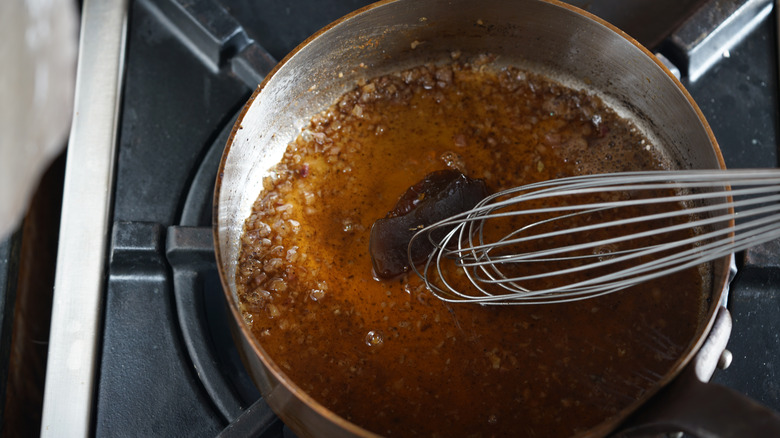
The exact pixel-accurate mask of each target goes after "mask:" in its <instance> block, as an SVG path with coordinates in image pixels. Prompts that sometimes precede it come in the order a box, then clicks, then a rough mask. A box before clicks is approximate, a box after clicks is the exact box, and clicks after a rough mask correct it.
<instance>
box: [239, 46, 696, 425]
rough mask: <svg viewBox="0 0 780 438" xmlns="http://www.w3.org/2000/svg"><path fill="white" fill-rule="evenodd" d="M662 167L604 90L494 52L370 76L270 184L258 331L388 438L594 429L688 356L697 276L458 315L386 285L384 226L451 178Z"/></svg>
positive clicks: (498, 186) (253, 257)
mask: <svg viewBox="0 0 780 438" xmlns="http://www.w3.org/2000/svg"><path fill="white" fill-rule="evenodd" d="M665 167H666V166H665V165H664V164H663V160H661V159H660V155H659V154H658V153H657V152H656V151H655V149H654V148H653V147H651V146H650V144H649V142H648V141H647V139H646V138H644V137H643V136H642V135H641V134H640V133H639V132H638V131H637V129H636V128H635V127H634V126H632V125H631V124H630V123H629V122H627V121H626V120H623V119H621V118H619V117H618V116H617V115H616V114H615V113H614V111H612V110H610V109H609V108H608V107H607V106H605V105H604V104H603V103H602V102H601V101H600V100H599V99H598V98H597V97H595V96H593V95H590V94H587V93H584V92H581V91H576V90H572V89H569V88H565V87H563V86H561V85H559V84H557V83H555V82H552V81H550V80H548V79H546V78H544V77H541V76H537V75H534V74H531V73H528V72H524V71H521V70H518V69H515V68H503V69H494V68H492V67H491V65H490V63H486V62H485V60H484V59H483V60H480V61H478V62H476V63H471V64H469V63H453V64H451V65H443V66H421V67H418V68H415V69H411V70H407V71H402V72H398V73H395V74H392V75H388V76H383V77H379V78H375V79H372V80H370V81H366V82H364V83H361V84H359V85H358V87H356V88H355V89H354V90H352V91H350V92H348V93H346V94H345V95H344V96H342V97H341V98H340V99H339V100H338V101H337V102H336V103H335V104H334V105H333V106H332V107H331V108H329V109H328V110H327V111H324V112H323V113H321V114H318V115H317V116H315V117H314V118H313V119H312V120H311V122H310V124H309V125H308V126H306V127H305V129H304V131H303V132H302V134H301V135H300V136H299V137H298V138H297V139H295V140H294V141H293V142H291V143H290V145H289V147H288V149H287V151H286V153H285V155H284V158H283V159H282V161H281V162H280V163H279V164H278V165H277V166H276V167H275V169H274V170H273V172H272V174H271V176H270V177H268V178H267V179H266V181H265V182H264V183H265V190H264V191H263V193H262V194H261V196H260V197H259V198H258V200H257V202H256V203H255V205H254V208H253V211H252V214H251V216H250V217H249V218H248V219H247V220H246V223H245V232H244V235H243V237H242V249H241V254H240V259H239V263H238V268H237V283H238V293H239V297H240V301H241V309H242V313H243V316H244V321H245V323H246V324H247V325H248V326H249V327H250V328H251V330H252V332H253V333H254V335H255V336H256V338H257V341H258V342H259V343H260V344H261V345H262V346H263V348H264V350H265V351H266V352H268V354H269V355H270V357H271V359H272V360H273V361H275V362H276V363H277V364H278V365H279V366H280V367H281V369H282V370H283V371H284V372H285V373H286V374H287V375H288V376H289V378H290V380H291V381H292V382H294V383H295V384H296V385H297V386H299V387H300V388H301V389H302V390H304V391H306V392H307V393H308V394H309V395H311V397H313V398H314V399H315V400H317V401H318V402H319V403H321V404H322V405H324V406H325V407H327V408H328V409H330V410H332V411H333V412H335V413H336V414H338V415H340V416H341V417H343V418H345V419H347V420H349V421H351V422H353V423H355V424H357V425H359V426H361V427H363V428H365V429H368V430H370V431H372V432H375V433H378V434H381V435H386V436H416V435H422V436H442V437H444V436H569V435H575V434H577V433H583V432H586V431H589V430H592V429H593V428H595V427H597V426H599V425H600V424H603V423H604V422H607V421H608V420H609V419H610V418H613V417H615V416H617V415H620V414H621V412H624V411H625V410H626V409H628V408H630V407H631V406H634V405H635V404H636V402H637V400H639V399H641V398H642V397H643V396H644V395H646V393H647V392H648V390H650V389H651V388H653V387H654V385H656V384H657V383H658V382H659V381H660V380H662V379H663V378H664V376H666V375H667V374H668V373H669V372H670V370H671V369H672V368H673V366H674V365H675V363H676V362H677V361H678V360H679V358H680V356H681V355H682V354H683V353H684V352H685V351H686V350H687V349H688V348H689V347H690V343H691V342H692V340H693V339H694V336H695V333H696V330H697V328H698V326H699V324H700V315H701V309H702V306H703V299H702V297H703V295H704V294H703V291H702V288H703V287H702V279H701V273H700V272H699V271H698V270H697V269H690V270H687V271H684V272H680V273H677V274H674V275H671V276H669V277H666V278H663V279H659V280H655V281H653V282H650V283H647V284H645V285H643V286H642V287H637V288H633V289H629V290H626V291H622V292H620V293H616V294H612V295H609V296H604V297H600V298H597V299H593V300H588V301H582V302H575V303H566V304H555V305H542V306H531V307H482V306H478V305H473V304H447V303H444V302H442V301H440V300H438V299H436V298H435V297H433V296H432V295H431V294H430V292H428V291H427V290H426V289H425V287H424V285H423V283H422V282H421V281H420V279H418V278H417V277H415V276H408V275H407V276H402V277H401V278H395V279H392V280H385V281H378V280H376V279H374V278H373V277H372V275H371V267H372V266H371V259H370V256H369V253H368V242H369V231H370V227H371V224H372V223H373V222H374V221H375V220H377V219H379V218H382V217H384V216H385V215H386V214H387V212H388V211H389V210H390V209H391V208H393V206H394V205H395V204H396V202H397V201H398V197H399V196H400V195H401V194H402V193H404V191H405V190H406V189H407V188H408V187H410V186H411V185H412V184H414V183H415V182H417V181H420V180H421V179H422V178H423V177H424V176H425V175H427V174H429V173H431V172H433V171H437V170H442V169H447V168H452V169H457V170H459V171H461V172H463V173H465V174H466V175H468V176H469V177H471V178H478V179H484V180H485V182H486V184H487V185H488V187H489V189H490V190H491V191H493V192H495V191H498V190H502V189H506V188H509V187H513V186H517V185H521V184H526V183H531V182H535V181H541V180H547V179H552V178H558V177H563V176H569V175H577V174H583V173H594V172H606V171H625V170H640V169H643V170H651V169H662V168H665Z"/></svg>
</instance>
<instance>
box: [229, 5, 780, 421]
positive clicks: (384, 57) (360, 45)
mask: <svg viewBox="0 0 780 438" xmlns="http://www.w3.org/2000/svg"><path fill="white" fill-rule="evenodd" d="M477 21H479V24H477ZM415 41H418V42H424V44H412V43H413V42H415ZM453 50H458V51H460V52H461V53H462V54H463V55H465V56H469V55H474V56H476V55H479V54H482V53H491V54H494V55H497V56H498V59H500V60H501V62H504V63H506V64H512V65H517V66H519V67H521V68H525V69H528V70H531V71H535V72H539V73H542V74H545V75H547V76H549V77H552V78H553V79H556V80H558V81H561V82H563V83H564V84H567V85H571V86H573V87H574V88H578V89H586V90H588V91H590V92H593V93H596V94H597V95H598V96H599V97H601V99H602V100H604V101H605V102H607V103H608V104H609V105H611V106H612V107H613V108H615V109H617V110H618V111H619V113H620V114H621V115H623V116H624V117H627V118H629V119H630V120H631V121H633V123H634V124H635V125H636V126H638V127H639V128H640V129H642V130H643V131H645V132H646V133H647V134H648V135H649V136H650V137H651V138H652V139H653V140H654V141H655V142H656V143H657V144H662V145H664V147H665V148H666V153H668V154H669V156H671V157H673V159H675V160H676V161H677V162H678V163H679V165H680V166H682V167H687V168H722V167H724V163H723V158H722V156H721V153H720V150H719V149H718V145H717V143H716V141H715V137H714V136H713V134H712V131H711V130H710V127H709V126H708V124H707V122H706V120H705V119H704V116H703V115H702V113H701V111H700V110H699V108H698V106H697V105H696V103H695V102H694V101H693V100H692V98H691V96H690V95H689V94H688V93H687V92H686V90H685V89H684V88H683V86H682V85H681V84H680V82H679V81H677V80H676V79H675V78H674V77H673V76H672V75H671V74H670V72H669V71H668V70H667V69H666V68H665V67H664V66H663V65H662V64H661V63H660V62H659V61H658V60H657V59H656V58H655V57H654V56H653V55H652V54H651V53H650V52H648V51H647V50H646V49H644V48H643V47H641V46H640V45H639V44H638V43H637V42H636V41H634V40H633V39H631V38H630V37H628V36H627V35H625V34H624V33H622V32H621V31H620V30H618V29H616V28H615V27H613V26H611V25H609V24H608V23H606V22H604V21H602V20H600V19H598V18H596V17H594V16H592V15H590V14H588V13H585V12H583V11H580V10H578V9H576V8H574V7H571V6H568V5H566V4H563V3H559V2H554V1H542V0H485V1H471V0H395V1H384V2H379V3H376V4H374V5H372V6H369V7H367V8H364V9H361V10H359V11H356V12H354V13H352V14H350V15H348V16H346V17H344V18H342V19H340V20H338V21H336V22H334V23H333V24H331V25H329V26H328V27H326V28H325V29H323V30H321V31H319V32H318V33H317V34H315V35H314V36H312V37H311V38H309V39H308V40H306V41H305V42H304V43H303V44H301V45H300V46H299V47H298V48H296V49H295V50H294V51H293V52H292V53H290V54H289V55H288V56H287V57H286V58H285V59H284V60H283V61H282V62H280V63H279V64H278V65H277V67H276V68H275V69H274V70H273V71H272V72H271V73H270V74H269V75H268V76H267V77H266V78H265V80H264V82H263V83H262V84H261V85H260V87H259V88H258V89H257V90H256V91H255V93H254V94H253V95H252V97H251V98H250V100H249V102H248V103H247V104H246V106H245V107H244V109H243V111H242V113H241V114H240V116H239V118H238V121H237V122H236V125H235V127H234V128H233V132H232V135H231V136H230V139H229V141H228V144H227V146H226V148H225V151H224V154H223V156H222V161H221V164H220V169H219V172H218V179H217V184H216V191H215V197H214V238H215V248H216V256H217V264H218V268H219V271H220V275H221V278H222V284H223V287H224V291H225V298H226V300H227V301H228V305H229V309H230V312H231V314H232V315H231V317H230V321H231V324H232V329H233V333H234V337H235V339H236V344H237V346H238V349H239V351H240V352H241V354H242V356H243V358H244V360H245V363H246V365H247V368H248V369H249V371H250V373H251V375H252V377H253V379H254V381H255V382H256V384H257V385H258V387H259V388H260V390H261V392H262V394H263V396H264V398H265V400H266V401H267V402H268V404H269V405H270V406H271V407H272V408H273V409H274V411H275V412H276V413H277V414H278V415H279V416H280V417H281V418H282V419H283V420H284V421H285V423H287V424H288V425H289V426H290V427H291V428H292V429H293V430H294V431H295V432H296V433H298V434H299V435H301V436H372V434H371V433H370V432H368V431H366V430H364V429H362V428H360V427H358V426H356V425H354V424H352V423H350V422H348V421H347V420H345V419H343V418H340V417H338V416H337V415H336V414H334V413H333V412H331V411H329V410H328V409H327V408H325V407H324V406H322V405H321V404H320V403H318V402H317V401H315V400H314V399H313V398H312V397H311V396H309V395H308V394H306V393H305V392H304V391H303V390H301V389H300V388H299V387H298V386H296V384H295V382H293V381H290V379H289V378H288V376H287V375H286V374H285V372H284V371H283V369H282V368H281V367H279V366H278V365H277V364H276V363H275V362H274V361H273V359H272V358H270V357H269V356H268V355H267V353H266V352H265V351H264V350H263V347H262V345H261V343H259V342H258V341H257V340H256V339H255V338H254V336H253V335H252V333H251V331H250V330H249V329H248V328H247V327H246V326H245V325H244V324H243V320H242V317H241V312H240V310H239V304H238V297H237V293H236V279H235V277H236V264H237V259H238V252H239V242H240V236H241V233H242V229H243V224H244V221H245V219H246V218H247V217H248V216H249V215H250V210H251V208H252V204H253V203H254V201H255V200H256V199H257V197H258V195H259V194H260V193H261V191H262V190H263V185H262V181H263V177H264V176H265V175H266V174H267V172H268V171H269V169H270V168H271V167H272V166H273V165H274V164H276V163H277V162H278V161H279V160H280V159H281V157H282V155H283V153H284V151H285V149H286V147H287V144H288V143H289V142H290V141H291V140H293V139H294V138H295V137H296V136H297V135H298V134H299V132H300V130H301V128H302V127H303V126H304V124H305V123H306V122H307V121H308V120H309V119H310V118H311V117H312V116H313V115H315V114H316V113H317V112H319V111H321V110H323V109H326V108H327V107H328V106H330V105H331V104H333V103H334V101H335V100H336V99H337V98H338V97H339V96H341V95H342V94H343V93H345V92H346V91H348V90H350V89H352V88H353V87H354V86H355V84H356V83H357V82H358V81H359V80H360V79H366V78H372V77H376V76H380V75H384V74H388V73H392V72H396V71H399V70H403V69H406V68H411V67H414V66H417V65H421V64H425V63H443V62H447V61H448V60H449V59H450V54H451V53H452V51H453ZM339 72H340V73H341V74H339ZM728 267H729V260H728V259H724V260H721V261H719V262H717V263H715V265H714V269H713V270H712V272H711V278H708V279H706V282H707V283H708V284H709V285H710V286H711V287H710V289H709V291H708V292H707V293H708V296H706V297H705V300H706V302H707V303H708V307H707V308H706V309H705V312H706V314H705V315H703V318H701V322H700V323H699V326H698V329H697V330H696V335H695V338H693V339H691V340H690V343H689V345H688V346H687V348H686V349H685V351H684V352H683V353H682V354H681V355H680V356H679V359H678V360H677V362H676V363H675V366H674V367H673V368H672V370H671V371H670V372H669V373H668V374H667V375H665V376H663V377H662V378H661V379H660V381H659V383H658V384H657V385H656V387H654V388H653V389H652V390H650V391H647V392H646V393H645V394H644V395H643V396H642V397H641V398H640V399H638V400H636V401H635V402H634V403H632V404H630V406H628V407H627V408H626V409H625V410H624V411H623V412H621V414H620V415H619V416H618V417H614V418H610V419H605V421H604V422H603V423H602V424H599V425H598V426H596V427H595V428H593V429H592V430H591V431H590V433H591V434H593V435H606V434H609V433H612V432H614V431H615V430H623V431H631V430H633V431H640V430H649V429H652V428H654V427H671V428H673V429H674V428H677V429H686V430H689V431H691V432H693V433H705V434H706V433H715V434H717V435H720V434H723V435H729V434H731V435H732V436H741V435H740V434H741V433H743V432H744V433H748V432H746V431H747V430H750V428H754V429H753V432H754V433H761V432H766V433H769V431H774V432H775V433H780V432H778V431H780V429H779V428H778V426H777V424H778V423H777V417H776V415H775V414H774V413H772V412H771V411H769V410H767V409H765V408H762V407H760V406H758V405H756V404H754V403H752V402H750V401H748V400H746V399H743V398H741V397H740V396H738V395H736V394H735V393H733V392H731V391H729V390H726V389H725V388H721V387H717V386H716V385H711V384H706V383H702V380H704V381H706V380H707V379H708V378H709V374H711V373H712V369H713V368H714V363H715V362H717V359H718V356H719V355H720V352H722V351H723V348H724V347H725V342H726V341H727V339H728V334H729V330H730V320H729V318H728V312H726V311H725V310H724V309H722V308H720V305H719V303H720V302H721V298H722V295H723V294H724V293H725V292H724V291H725V289H726V286H727V282H728V274H729V269H728ZM697 354H698V357H696V356H697ZM691 363H692V365H691V366H688V365H689V364H691ZM694 365H695V366H694ZM686 366H688V367H687V368H686ZM683 370H690V371H685V372H683ZM713 391H714V392H713ZM685 394H689V395H688V396H686V395H685ZM690 394H693V395H690ZM664 397H665V398H664ZM669 400H672V401H669ZM692 400H693V401H692ZM704 401H707V403H708V404H710V405H713V404H720V403H721V402H722V403H725V404H720V407H711V406H707V409H725V411H721V412H720V413H714V414H713V411H710V412H709V413H708V412H704V413H693V414H689V413H688V411H689V410H690V409H689V408H693V407H696V406H695V405H701V404H702V403H703V402H704ZM359 402H360V401H356V403H359ZM664 407H666V408H667V409H666V412H662V411H664ZM705 411H706V409H705ZM696 412H699V411H696ZM724 413H725V414H728V413H731V414H733V415H732V416H731V417H728V418H727V417H726V416H724ZM734 415H736V416H737V417H738V418H735V417H734ZM685 416H687V417H686V418H683V417H685ZM773 421H775V423H772V422H773ZM745 436H746V435H745Z"/></svg>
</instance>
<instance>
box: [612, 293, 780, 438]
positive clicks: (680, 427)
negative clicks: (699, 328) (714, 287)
mask: <svg viewBox="0 0 780 438" xmlns="http://www.w3.org/2000/svg"><path fill="white" fill-rule="evenodd" d="M730 333H731V315H730V314H729V312H728V310H726V309H725V308H723V307H721V308H720V309H719V311H718V315H717V317H716V319H715V323H714V325H713V327H712V330H711V331H710V334H709V335H708V337H707V340H706V341H705V343H704V344H703V345H702V347H701V349H700V350H699V352H698V353H697V355H696V357H695V358H694V360H693V361H692V362H691V363H690V364H689V365H688V366H687V367H686V368H685V370H683V372H682V373H681V374H680V375H679V376H678V377H677V378H676V379H675V380H674V381H672V382H671V383H670V384H669V385H667V386H666V387H665V388H664V389H662V390H661V391H660V392H659V393H658V394H657V395H656V396H655V397H653V399H652V400H651V401H650V402H648V403H647V404H646V405H645V406H643V407H642V409H641V410H640V411H639V412H637V413H636V414H635V415H634V416H633V417H631V418H630V419H629V420H628V422H627V423H626V424H625V425H624V427H623V428H621V430H620V432H618V433H617V434H616V436H618V437H637V436H647V435H650V434H656V433H663V432H670V431H674V432H686V433H688V434H691V435H693V436H696V437H701V438H708V437H721V438H727V437H732V438H741V437H780V414H778V413H777V412H775V411H773V410H771V409H769V408H767V407H766V406H763V405H761V404H760V403H758V402H756V401H754V400H752V399H750V398H748V397H746V396H744V395H742V394H740V393H738V392H736V391H734V390H733V389H730V388H727V387H725V386H722V385H718V384H715V383H707V381H708V380H709V378H710V377H711V375H712V373H713V371H714V370H715V366H716V364H717V362H718V359H719V358H720V356H721V354H722V352H723V351H724V348H725V346H726V343H727V342H728V337H729V335H730Z"/></svg>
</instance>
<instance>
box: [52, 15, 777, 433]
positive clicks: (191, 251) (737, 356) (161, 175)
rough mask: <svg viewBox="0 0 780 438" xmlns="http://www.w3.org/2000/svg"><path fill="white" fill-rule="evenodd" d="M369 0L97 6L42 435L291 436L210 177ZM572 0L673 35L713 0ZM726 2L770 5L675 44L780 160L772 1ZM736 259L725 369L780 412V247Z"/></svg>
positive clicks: (734, 158) (728, 146)
mask: <svg viewBox="0 0 780 438" xmlns="http://www.w3.org/2000/svg"><path fill="white" fill-rule="evenodd" d="M109 3H111V4H109ZM368 3H369V2H366V1H360V0H299V1H296V2H275V1H265V0H261V1H248V0H186V1H185V0H136V1H129V3H126V4H125V3H122V2H100V1H97V0H86V1H85V2H84V5H83V28H82V38H83V40H84V41H85V42H84V43H82V51H81V60H80V62H81V64H80V65H81V71H82V74H81V75H80V82H79V86H78V88H77V95H78V97H77V99H79V100H77V103H76V105H77V107H76V109H77V115H76V123H75V124H74V132H73V134H72V137H71V144H70V150H69V152H68V161H69V162H68V165H67V169H66V172H67V174H66V183H65V188H64V190H65V197H64V201H63V202H64V205H63V212H62V215H63V222H62V225H61V230H60V232H61V241H60V242H61V244H60V254H59V256H58V266H57V270H58V271H57V280H56V283H55V298H54V311H53V316H52V335H51V340H50V345H51V346H50V353H49V361H48V371H47V380H46V392H45V400H44V413H43V425H42V433H43V435H47V436H63V435H66V436H73V435H90V434H95V435H97V436H116V435H134V436H215V435H220V436H262V437H281V436H291V435H292V433H291V432H290V431H289V430H288V429H287V428H286V427H285V426H284V425H283V424H282V422H281V421H280V420H279V419H278V418H277V417H276V416H275V415H274V414H273V412H271V411H270V409H269V408H268V406H267V405H266V404H265V403H264V401H263V400H262V398H261V397H260V394H259V392H258V391H257V389H256V388H255V386H254V385H253V383H252V382H251V380H250V379H249V377H248V375H247V373H246V371H245V370H244V368H243V365H242V363H241V361H240V358H239V357H238V353H237V351H236V350H235V348H234V347H233V343H232V342H233V341H232V339H231V335H230V333H229V330H228V325H227V322H226V318H227V314H226V309H225V304H224V303H223V298H222V291H221V286H220V282H219V278H218V274H217V271H216V264H215V261H214V255H213V243H212V234H211V208H212V200H211V198H212V193H213V186H214V181H215V178H216V172H217V166H218V163H219V159H220V156H221V153H222V149H223V147H224V145H225V143H226V140H227V137H228V135H229V133H230V129H231V127H232V124H233V122H234V120H235V119H236V117H237V115H238V112H239V111H240V109H241V108H242V106H243V105H244V103H245V101H246V100H247V99H248V97H249V96H250V94H251V92H252V91H253V90H254V88H255V87H256V86H257V84H258V83H259V82H260V81H261V80H262V78H263V76H264V74H265V73H267V72H268V71H269V70H270V69H271V68H272V67H273V65H274V64H275V62H276V60H280V59H282V58H283V57H284V56H285V55H286V53H288V52H289V51H291V50H292V49H293V48H294V47H295V46H296V45H298V44H299V43H300V42H302V41H303V40H304V39H305V38H307V37H308V36H309V35H311V34H313V33H314V32H316V31H317V30H318V29H320V28H321V27H323V26H324V25H326V24H327V23H329V22H331V21H333V20H335V19H337V18H339V17H340V16H342V15H344V14H346V13H348V12H350V11H352V10H355V9H357V8H360V7H362V6H364V5H366V4H368ZM570 3H572V4H574V5H576V6H579V7H582V8H584V9H586V10H588V11H590V12H592V13H594V14H596V15H598V16H600V17H602V18H604V19H605V20H607V21H609V22H611V23H612V24H614V25H616V26H617V27H619V28H621V29H623V30H624V31H625V32H627V33H628V34H629V35H631V36H633V37H635V38H636V39H638V40H639V42H640V43H643V44H644V45H646V46H648V47H651V48H658V49H659V50H661V49H664V48H668V47H669V44H670V41H672V40H673V38H669V35H670V34H672V32H673V30H674V29H678V28H680V26H681V25H682V26H683V27H682V28H681V29H684V28H685V25H686V23H687V24H688V26H691V25H692V24H690V21H688V22H686V20H687V19H689V17H691V16H692V14H694V13H695V12H696V11H698V10H699V8H700V7H701V3H702V2H701V1H699V0H689V1H672V0H670V1H663V2H661V3H663V5H660V4H659V1H657V0H641V1H640V0H637V1H633V2H630V5H629V3H626V2H613V1H610V0H603V1H598V0H592V1H572V2H570ZM718 3H719V5H720V6H719V7H722V6H723V5H722V4H732V3H733V4H738V5H745V4H749V5H751V7H754V8H756V10H755V12H756V13H755V14H753V15H751V17H752V21H751V22H750V23H748V24H740V26H739V28H740V29H741V28H745V29H751V31H750V32H748V33H747V34H746V35H744V38H740V39H738V42H737V43H736V45H733V46H731V47H728V48H727V49H723V48H722V47H721V48H720V49H719V51H718V52H717V53H716V55H717V56H716V58H718V59H717V62H715V63H714V64H713V65H712V66H711V67H709V69H707V70H706V71H704V72H703V73H699V72H698V71H695V70H694V68H695V66H694V64H693V63H694V62H695V60H691V63H690V64H686V63H685V62H684V61H685V59H681V58H680V57H679V54H680V52H679V51H677V52H675V51H674V50H671V51H669V52H664V54H668V56H667V58H669V59H672V60H673V61H676V63H677V64H676V65H677V66H678V67H680V70H681V72H682V81H683V83H684V85H685V86H686V87H687V88H688V90H689V91H690V93H691V94H692V95H693V97H694V99H695V100H696V101H697V103H698V104H699V106H700V107H701V109H702V111H703V112H704V114H705V116H706V118H707V120H708V121H709V123H710V124H711V126H712V129H713V131H714V133H715V136H716V138H717V139H718V141H719V143H720V145H721V148H722V151H723V155H724V157H725V160H726V164H727V166H728V167H733V168H748V167H777V166H778V158H777V126H778V124H777V122H778V121H777V114H778V99H777V92H778V88H777V83H778V77H777V49H778V48H777V39H776V15H775V14H774V13H773V12H770V11H771V9H772V4H771V3H770V2H767V1H763V2H744V1H742V2H718ZM697 20H702V18H701V16H699V17H698V18H697ZM705 21H706V20H705ZM694 24H695V25H697V26H707V25H709V24H708V23H706V22H702V21H698V22H696V23H694ZM674 35H677V36H682V37H684V36H685V34H684V33H681V32H677V33H675V34H674ZM675 55H678V56H677V57H676V56H675ZM681 61H682V63H681ZM696 65H698V64H696ZM693 74H695V75H696V76H699V75H700V76H699V77H697V78H696V80H695V81H692V80H691V78H692V77H693V76H692V75H693ZM98 123H99V124H100V125H101V126H99V127H96V126H95V124H98ZM100 230H104V232H102V233H101V232H100ZM87 231H93V233H92V234H90V235H87V234H86V232H87ZM737 262H738V268H739V273H738V275H737V277H736V279H735V280H734V282H733V283H732V286H731V291H730V298H729V302H728V307H729V310H730V311H731V314H732V317H733V319H734V328H733V331H732V335H731V338H730V341H729V345H728V349H729V350H730V351H731V353H732V355H733V363H732V364H731V366H730V367H729V368H727V369H726V370H722V371H718V372H717V373H716V374H715V376H714V377H713V381H715V382H718V383H721V384H723V385H726V386H728V387H731V388H734V389H736V390H737V391H739V392H741V393H743V394H746V395H748V396H749V397H751V398H754V399H755V400H757V401H759V402H761V403H763V404H765V405H767V406H769V407H772V408H774V409H776V410H780V316H778V315H780V243H779V242H774V243H770V244H767V245H763V246H761V247H758V248H755V249H751V250H749V251H746V252H745V253H742V254H739V255H738V257H737Z"/></svg>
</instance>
